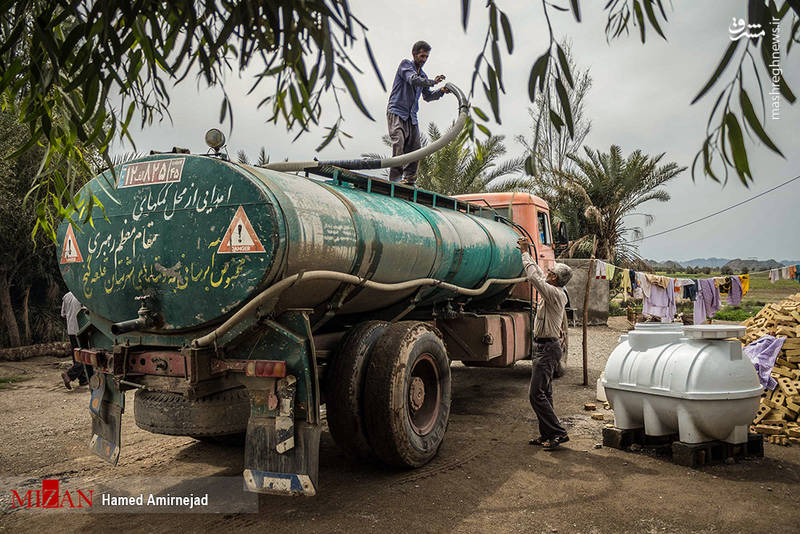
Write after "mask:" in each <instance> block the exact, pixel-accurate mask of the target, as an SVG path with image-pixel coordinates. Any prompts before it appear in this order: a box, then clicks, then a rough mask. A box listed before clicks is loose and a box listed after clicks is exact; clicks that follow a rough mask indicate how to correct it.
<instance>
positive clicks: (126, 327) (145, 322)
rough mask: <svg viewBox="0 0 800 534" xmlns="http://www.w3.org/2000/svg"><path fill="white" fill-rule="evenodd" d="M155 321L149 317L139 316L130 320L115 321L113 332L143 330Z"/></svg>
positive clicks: (122, 332)
mask: <svg viewBox="0 0 800 534" xmlns="http://www.w3.org/2000/svg"><path fill="white" fill-rule="evenodd" d="M153 324H154V321H153V320H152V319H149V318H147V317H144V318H143V317H138V318H136V319H131V320H129V321H122V322H121V323H114V324H112V325H111V333H112V334H114V335H115V336H116V335H119V334H124V333H126V332H133V331H134V330H141V329H142V328H148V327H150V326H153Z"/></svg>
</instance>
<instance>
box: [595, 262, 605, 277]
mask: <svg viewBox="0 0 800 534" xmlns="http://www.w3.org/2000/svg"><path fill="white" fill-rule="evenodd" d="M607 274H608V273H607V271H606V262H604V261H600V260H594V277H595V278H603V279H605V277H606V276H607Z"/></svg>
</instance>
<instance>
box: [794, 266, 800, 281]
mask: <svg viewBox="0 0 800 534" xmlns="http://www.w3.org/2000/svg"><path fill="white" fill-rule="evenodd" d="M794 272H795V275H794V279H795V280H797V281H798V282H800V265H795V266H794Z"/></svg>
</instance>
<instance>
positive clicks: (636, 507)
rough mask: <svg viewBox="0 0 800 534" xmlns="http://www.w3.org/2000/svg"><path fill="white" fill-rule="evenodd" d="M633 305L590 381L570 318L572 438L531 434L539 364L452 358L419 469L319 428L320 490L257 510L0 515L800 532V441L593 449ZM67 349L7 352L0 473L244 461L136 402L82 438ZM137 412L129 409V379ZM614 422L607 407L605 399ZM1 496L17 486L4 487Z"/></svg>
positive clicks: (81, 473) (101, 526)
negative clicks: (348, 453)
mask: <svg viewBox="0 0 800 534" xmlns="http://www.w3.org/2000/svg"><path fill="white" fill-rule="evenodd" d="M626 327H627V323H626V322H625V321H624V319H623V318H612V320H611V322H610V326H609V327H592V328H590V329H589V343H590V347H591V351H590V358H589V379H590V384H592V386H591V387H589V388H584V387H583V386H581V385H580V383H581V376H582V375H581V367H580V361H581V358H580V347H581V344H580V339H581V332H580V329H579V328H572V329H570V347H571V350H570V357H569V361H568V371H567V375H566V376H565V377H564V378H562V379H560V380H558V381H557V382H556V385H555V393H554V397H555V401H556V411H557V413H558V414H559V416H560V417H562V418H563V419H564V421H565V422H566V423H567V425H568V427H569V430H570V436H571V438H572V439H571V441H570V442H569V443H567V444H565V445H564V448H563V450H559V451H556V452H552V453H550V452H545V451H543V450H541V449H540V448H536V447H532V446H529V445H528V444H527V441H528V439H529V438H530V437H531V436H532V435H533V434H534V432H533V425H534V424H535V420H534V417H533V413H532V411H531V408H530V406H529V404H528V401H527V391H526V390H527V385H528V379H529V376H530V364H529V363H528V362H523V363H521V364H518V365H517V366H516V367H515V368H513V369H480V368H466V367H463V366H461V365H460V364H454V365H453V368H452V374H453V382H454V394H453V403H452V412H451V418H450V426H449V429H448V432H447V436H446V438H445V441H444V445H443V446H442V448H441V450H440V451H439V454H438V456H437V457H436V458H435V459H434V460H433V461H432V462H431V463H430V464H429V465H427V466H425V467H423V468H421V469H418V470H416V471H390V470H386V469H384V468H381V467H376V466H371V465H358V464H355V463H352V462H350V461H348V460H347V458H346V457H345V456H344V455H343V454H342V453H340V452H339V450H338V449H337V448H336V446H335V444H334V443H333V441H332V440H331V438H330V435H329V434H327V433H323V436H322V442H321V452H320V488H319V494H318V495H317V496H316V497H312V498H286V497H274V496H259V513H258V514H241V515H232V514H227V515H225V514H181V515H178V514H174V515H172V514H171V515H165V514H140V515H128V514H114V515H110V514H98V513H83V512H80V511H76V510H70V511H65V512H57V513H56V515H54V514H53V513H43V512H41V511H37V510H22V511H14V512H11V513H6V514H5V515H2V516H0V530H7V531H21V530H23V529H24V530H25V531H36V530H43V529H52V528H53V527H54V526H56V527H57V528H58V529H59V530H66V531H77V530H82V531H109V530H118V529H124V530H126V531H138V532H152V531H170V532H173V531H183V532H192V531H199V530H202V531H206V530H212V529H213V530H226V531H242V530H260V531H263V532H289V531H291V532H358V531H385V532H394V531H397V530H400V529H403V530H409V531H413V532H465V533H466V532H468V533H473V532H551V533H552V532H766V531H770V532H798V530H800V522H798V521H800V520H798V517H800V514H798V504H800V485H799V484H798V483H799V482H800V448H798V447H792V448H788V447H787V448H784V447H779V446H777V445H772V444H765V457H764V458H762V459H747V460H742V461H739V462H737V463H735V464H731V465H719V466H712V467H704V468H700V469H688V468H685V467H679V466H676V465H674V464H672V463H670V462H669V460H666V459H664V458H661V457H655V456H649V455H647V454H644V453H632V452H624V451H619V450H615V449H609V448H600V449H595V448H594V446H595V444H597V443H599V442H601V441H602V438H601V429H602V426H603V424H604V423H603V422H601V421H595V420H592V419H591V418H589V417H588V415H587V413H586V412H584V411H583V410H582V408H583V403H584V402H589V401H593V400H594V397H595V389H594V383H595V381H596V380H597V378H598V376H599V374H600V372H601V371H602V369H603V367H604V365H605V361H606V358H607V357H608V354H609V353H610V351H611V350H612V348H613V347H614V346H616V344H617V338H618V336H619V334H620V333H621V332H623V331H624V330H625V328H626ZM59 363H60V362H59V361H58V360H55V359H52V358H37V359H33V360H28V361H25V362H14V363H5V362H2V363H0V377H2V376H6V377H8V376H32V377H33V378H32V379H30V380H27V381H24V382H18V383H14V384H10V385H9V386H8V387H6V388H4V389H0V483H1V482H2V480H3V479H4V478H6V479H7V477H12V476H13V477H16V476H24V477H27V478H29V479H32V480H37V481H38V480H39V479H42V478H61V479H64V478H79V477H89V478H95V479H102V478H103V477H106V478H110V477H134V476H137V477H167V476H170V477H198V476H237V475H238V474H239V473H240V472H241V469H242V459H243V452H242V449H241V447H235V446H224V445H214V444H208V443H202V442H199V441H195V440H193V439H191V438H186V437H178V438H175V437H165V436H158V435H154V434H149V433H147V432H145V431H142V430H140V429H138V428H137V427H136V426H135V424H134V421H133V415H132V413H126V414H125V421H124V424H123V437H122V439H123V448H122V454H121V457H120V462H119V465H118V466H117V467H116V468H112V467H110V466H108V465H107V464H105V463H103V462H102V461H101V460H100V459H98V458H96V457H94V456H92V455H91V454H90V453H89V452H88V450H87V441H88V438H89V429H90V416H89V412H88V410H87V404H88V392H87V390H86V388H81V389H78V390H77V391H74V392H68V391H66V390H65V389H64V387H63V385H61V384H60V378H59V372H60V370H59ZM128 395H130V397H129V398H128V403H127V406H128V411H129V412H132V410H133V402H132V401H133V398H132V393H131V392H128ZM599 406H600V408H601V410H600V411H601V412H602V413H605V414H606V418H607V419H608V420H609V421H610V420H612V418H613V416H612V414H611V412H609V411H604V410H602V403H599ZM1 491H2V495H0V509H6V508H7V503H8V499H9V495H8V494H10V488H6V487H3V488H2V489H1Z"/></svg>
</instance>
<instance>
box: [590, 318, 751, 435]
mask: <svg viewBox="0 0 800 534" xmlns="http://www.w3.org/2000/svg"><path fill="white" fill-rule="evenodd" d="M744 330H745V329H744V327H743V326H736V325H698V326H682V325H680V324H662V323H640V324H637V325H636V327H635V328H634V330H631V331H630V332H628V334H627V335H622V336H620V344H619V345H618V346H617V348H615V349H614V351H613V352H612V353H611V356H609V358H608V362H607V363H606V368H605V378H604V380H603V387H604V388H605V393H606V396H607V397H608V401H609V403H610V404H611V406H612V407H613V409H614V424H615V425H616V426H617V427H618V428H622V429H633V428H642V427H643V428H644V432H645V434H647V435H650V436H664V435H668V434H676V433H677V434H679V439H680V441H683V442H685V443H702V442H705V441H711V440H720V441H725V442H728V443H745V442H746V441H747V434H748V427H749V425H750V423H751V422H752V420H753V417H754V416H755V414H756V411H757V410H758V404H759V400H760V397H761V392H762V388H761V384H760V383H759V381H758V376H757V375H756V371H755V368H754V367H753V364H752V363H750V360H749V359H748V358H745V357H743V355H742V345H741V343H740V342H739V341H738V340H736V339H731V338H736V337H741V336H742V335H744Z"/></svg>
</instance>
